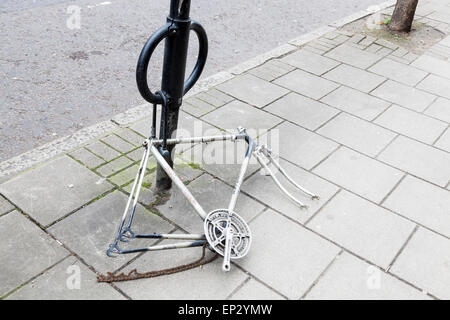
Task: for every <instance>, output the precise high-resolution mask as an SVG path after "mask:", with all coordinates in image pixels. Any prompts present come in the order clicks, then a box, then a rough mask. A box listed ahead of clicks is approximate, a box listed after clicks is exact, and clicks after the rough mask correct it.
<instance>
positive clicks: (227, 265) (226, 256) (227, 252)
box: [222, 225, 233, 272]
mask: <svg viewBox="0 0 450 320" xmlns="http://www.w3.org/2000/svg"><path fill="white" fill-rule="evenodd" d="M232 243H233V232H232V231H231V228H230V227H229V226H228V225H227V236H226V239H225V249H224V252H223V264H222V270H223V271H225V272H228V271H230V269H231V262H230V260H231V246H232Z"/></svg>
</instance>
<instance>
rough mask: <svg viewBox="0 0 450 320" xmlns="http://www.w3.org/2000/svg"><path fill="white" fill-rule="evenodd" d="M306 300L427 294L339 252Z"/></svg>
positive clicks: (403, 297)
mask: <svg viewBox="0 0 450 320" xmlns="http://www.w3.org/2000/svg"><path fill="white" fill-rule="evenodd" d="M305 299H307V300H334V299H338V300H429V299H431V298H430V297H429V296H427V295H426V294H424V293H423V292H421V291H419V290H417V289H415V288H413V287H412V286H410V285H408V284H406V283H405V282H403V281H401V280H399V279H397V278H395V277H393V276H392V275H390V274H388V273H385V272H384V271H382V270H380V269H378V268H377V267H375V266H373V265H370V264H368V263H367V262H365V261H363V260H361V259H359V258H357V257H355V256H353V255H351V254H349V253H347V252H344V253H342V254H341V255H340V256H339V257H338V258H337V259H336V260H335V261H334V262H333V264H332V265H331V267H330V268H329V269H328V270H327V271H326V273H325V274H324V275H323V276H322V277H321V278H320V280H319V282H318V283H317V284H316V285H315V286H314V287H313V288H312V290H311V291H310V292H309V293H308V294H307V295H306V297H305Z"/></svg>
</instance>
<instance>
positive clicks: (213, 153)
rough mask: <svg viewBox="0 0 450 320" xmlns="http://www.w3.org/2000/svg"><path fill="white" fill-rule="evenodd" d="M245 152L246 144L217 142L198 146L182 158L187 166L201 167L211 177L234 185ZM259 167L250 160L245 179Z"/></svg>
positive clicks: (242, 142)
mask: <svg viewBox="0 0 450 320" xmlns="http://www.w3.org/2000/svg"><path fill="white" fill-rule="evenodd" d="M246 152H247V143H246V142H245V141H244V140H241V141H238V142H232V141H217V142H213V143H208V144H198V145H196V146H194V147H193V148H192V149H190V150H188V151H186V152H184V153H183V154H182V157H183V159H184V160H186V161H187V162H188V163H189V164H191V165H193V166H198V167H201V168H202V169H203V170H205V171H207V172H208V173H210V174H211V175H213V176H215V177H218V178H220V179H221V180H223V181H225V182H227V183H228V184H230V185H234V184H235V183H236V181H237V178H238V176H239V172H240V169H241V166H242V162H243V160H244V158H245V154H246ZM260 167H261V166H260V165H259V163H258V162H257V161H256V159H255V158H254V157H252V158H251V159H250V163H249V166H248V168H247V172H246V174H245V177H248V176H249V175H251V174H253V173H254V172H255V171H256V170H258V169H259V168H260Z"/></svg>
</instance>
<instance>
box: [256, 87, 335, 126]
mask: <svg viewBox="0 0 450 320" xmlns="http://www.w3.org/2000/svg"><path fill="white" fill-rule="evenodd" d="M264 110H266V111H268V112H270V113H273V114H276V115H278V116H280V117H282V118H285V119H289V121H291V122H294V123H296V124H298V125H300V126H302V127H304V128H307V129H310V130H312V131H314V130H316V129H317V128H318V127H320V126H321V125H322V124H324V123H325V122H327V121H328V120H329V119H331V118H332V117H334V116H335V115H336V114H338V113H339V110H336V109H334V108H331V107H329V106H327V105H325V104H323V103H321V102H318V101H316V100H313V99H310V98H307V97H305V96H301V95H299V94H297V93H294V92H291V93H289V94H288V95H286V96H284V97H283V98H281V99H279V100H277V101H275V102H273V103H271V104H269V105H268V106H267V107H265V108H264Z"/></svg>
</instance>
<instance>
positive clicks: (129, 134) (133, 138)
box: [116, 128, 145, 147]
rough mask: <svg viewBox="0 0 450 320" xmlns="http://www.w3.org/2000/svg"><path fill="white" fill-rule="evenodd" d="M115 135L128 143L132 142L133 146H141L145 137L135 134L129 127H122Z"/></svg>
mask: <svg viewBox="0 0 450 320" xmlns="http://www.w3.org/2000/svg"><path fill="white" fill-rule="evenodd" d="M116 135H118V136H119V137H120V138H122V139H124V140H126V141H128V142H129V143H131V144H133V145H134V146H135V147H140V146H142V143H143V142H144V140H145V138H144V137H143V136H141V135H140V134H137V133H136V132H134V131H133V130H130V129H129V128H124V129H121V130H119V131H117V132H116Z"/></svg>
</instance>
